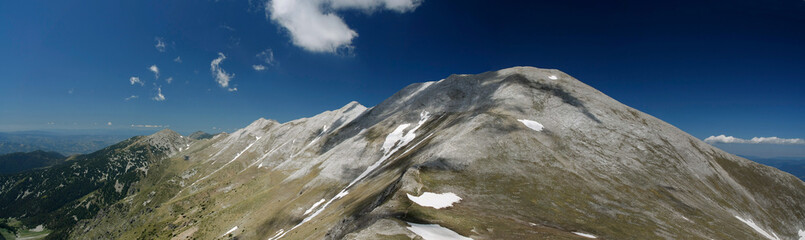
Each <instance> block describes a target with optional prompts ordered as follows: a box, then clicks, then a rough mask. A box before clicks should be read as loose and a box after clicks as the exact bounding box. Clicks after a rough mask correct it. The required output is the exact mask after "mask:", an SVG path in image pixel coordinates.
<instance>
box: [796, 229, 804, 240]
mask: <svg viewBox="0 0 805 240" xmlns="http://www.w3.org/2000/svg"><path fill="white" fill-rule="evenodd" d="M797 235H799V240H805V231H802V229H799V231H797Z"/></svg>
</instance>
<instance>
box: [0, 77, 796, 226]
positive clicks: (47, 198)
mask: <svg viewBox="0 0 805 240" xmlns="http://www.w3.org/2000/svg"><path fill="white" fill-rule="evenodd" d="M803 203H805V182H803V181H802V180H800V179H798V178H796V177H794V176H792V175H791V174H788V173H785V172H783V171H780V170H778V169H776V168H773V167H769V166H765V165H762V164H758V163H755V162H753V161H750V160H747V159H745V158H742V157H738V156H735V155H732V154H729V153H727V152H724V151H722V150H720V149H718V148H716V147H713V146H711V145H709V144H707V143H704V142H703V141H701V140H700V139H697V138H695V137H693V136H691V135H689V134H687V133H685V132H683V131H681V130H679V129H677V128H676V127H674V126H672V125H670V124H668V123H666V122H663V121H662V120H660V119H657V118H654V117H652V116H650V115H648V114H645V113H642V112H640V111H637V110H636V109H633V108H630V107H628V106H626V105H623V104H621V103H620V102H618V101H616V100H615V99H612V98H610V97H608V96H606V95H605V94H603V93H601V92H599V91H598V90H596V89H594V88H592V87H590V86H588V85H586V84H584V83H582V82H580V81H578V80H576V79H575V78H573V77H571V76H570V75H567V74H565V73H563V72H561V71H558V70H554V69H538V68H532V67H515V68H508V69H503V70H499V71H492V72H486V73H481V74H475V75H470V74H460V75H451V76H449V77H447V78H445V79H443V80H440V81H433V82H424V83H416V84H412V85H410V86H408V87H406V88H404V89H402V90H401V91H399V92H397V93H395V94H394V95H392V96H391V97H389V98H388V99H386V100H385V101H383V102H382V103H380V104H378V105H377V106H374V107H371V108H367V107H365V106H363V105H361V104H359V103H357V102H351V103H349V104H347V105H345V106H343V107H342V108H340V109H336V110H332V111H326V112H323V113H320V114H318V115H316V116H312V117H309V118H302V119H297V120H293V121H290V122H285V123H279V122H277V121H273V120H268V119H263V118H261V119H258V120H256V121H254V122H253V123H251V124H249V125H248V126H246V127H244V128H242V129H240V130H237V131H235V132H233V133H222V134H217V135H212V136H208V135H205V134H203V133H199V134H194V137H193V138H191V137H185V136H182V135H179V134H178V133H176V132H173V131H171V130H163V131H160V132H158V133H155V134H152V135H150V136H142V137H134V138H130V139H128V140H125V141H122V142H120V143H117V144H115V145H112V146H109V147H106V148H103V149H102V150H99V151H96V152H94V153H91V154H86V155H80V156H76V157H74V158H73V159H71V160H69V161H68V162H67V163H64V164H58V165H55V166H52V167H49V168H43V169H37V170H32V171H26V172H22V173H18V174H11V175H1V176H0V218H11V219H13V220H18V221H20V222H21V223H22V224H23V225H24V226H25V228H28V229H31V228H34V226H39V225H42V226H43V228H44V229H46V230H47V231H51V232H50V233H49V235H48V236H47V238H50V239H63V238H69V239H177V240H179V239H261V240H262V239H269V240H278V239H361V240H363V239H420V238H421V239H425V240H430V239H462V240H467V239H478V240H481V239H592V238H599V239H771V240H781V239H802V238H805V217H804V216H805V204H803ZM0 227H2V226H0ZM17 229H22V228H21V227H16V228H13V227H12V230H17Z"/></svg>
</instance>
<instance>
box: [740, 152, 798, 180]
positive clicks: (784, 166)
mask: <svg viewBox="0 0 805 240" xmlns="http://www.w3.org/2000/svg"><path fill="white" fill-rule="evenodd" d="M742 157H744V158H746V159H749V160H752V161H755V162H757V163H760V164H763V165H767V166H772V167H775V168H777V169H780V170H782V171H783V172H787V173H790V174H791V175H794V176H795V177H798V178H799V179H802V181H805V158H759V157H752V156H742Z"/></svg>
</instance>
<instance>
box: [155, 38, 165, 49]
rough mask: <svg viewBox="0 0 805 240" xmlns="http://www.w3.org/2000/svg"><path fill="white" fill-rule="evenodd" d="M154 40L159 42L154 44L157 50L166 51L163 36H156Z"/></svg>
mask: <svg viewBox="0 0 805 240" xmlns="http://www.w3.org/2000/svg"><path fill="white" fill-rule="evenodd" d="M154 41H156V42H157V44H156V45H154V47H155V48H156V49H157V51H159V52H165V41H164V40H162V38H161V37H156V38H154Z"/></svg>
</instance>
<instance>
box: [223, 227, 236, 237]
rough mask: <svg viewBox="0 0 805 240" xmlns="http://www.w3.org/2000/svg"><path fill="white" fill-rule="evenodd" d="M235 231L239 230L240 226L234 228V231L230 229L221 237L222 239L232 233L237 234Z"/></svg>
mask: <svg viewBox="0 0 805 240" xmlns="http://www.w3.org/2000/svg"><path fill="white" fill-rule="evenodd" d="M235 230H238V226H235V227H233V228H232V229H229V231H227V232H226V233H224V235H221V236H222V237H223V236H226V235H228V234H230V233H233V232H235Z"/></svg>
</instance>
